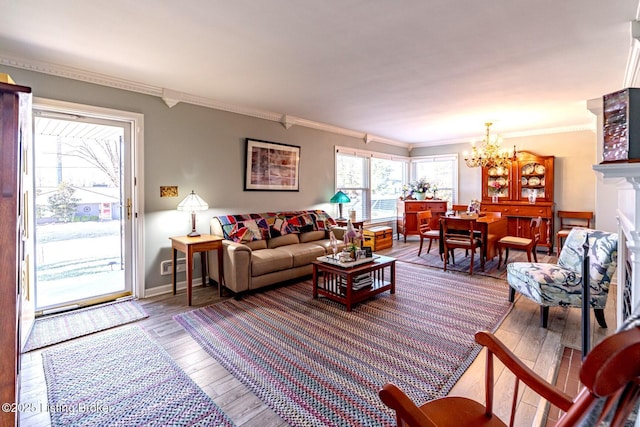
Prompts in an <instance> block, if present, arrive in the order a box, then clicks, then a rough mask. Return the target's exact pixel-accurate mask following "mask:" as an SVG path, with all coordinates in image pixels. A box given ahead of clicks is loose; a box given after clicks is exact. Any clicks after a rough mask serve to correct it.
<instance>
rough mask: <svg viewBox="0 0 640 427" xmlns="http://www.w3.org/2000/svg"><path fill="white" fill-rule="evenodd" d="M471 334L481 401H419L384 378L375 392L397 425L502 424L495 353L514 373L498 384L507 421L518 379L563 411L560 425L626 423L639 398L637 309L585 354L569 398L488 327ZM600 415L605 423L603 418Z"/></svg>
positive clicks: (511, 417)
mask: <svg viewBox="0 0 640 427" xmlns="http://www.w3.org/2000/svg"><path fill="white" fill-rule="evenodd" d="M475 340H476V342H477V343H478V344H480V345H482V346H484V347H486V350H487V351H486V353H487V361H486V364H485V382H484V388H485V404H484V405H483V404H482V403H479V402H477V401H475V400H472V399H469V398H466V397H458V396H446V397H442V398H439V399H434V400H431V401H428V402H426V403H424V404H422V405H420V406H418V405H416V404H415V403H414V402H413V401H412V400H411V398H409V396H407V395H406V394H405V393H404V392H403V391H402V390H401V389H400V388H398V387H397V386H396V385H394V384H392V383H387V384H385V385H384V386H383V387H382V389H381V390H380V391H379V392H378V395H379V396H380V399H381V400H382V402H383V403H384V404H385V405H386V406H388V407H389V408H391V409H393V410H394V411H395V413H396V423H397V425H398V426H399V427H400V426H406V425H410V426H412V427H427V426H436V427H437V426H506V425H507V424H506V423H505V422H504V421H503V420H501V419H500V418H499V417H498V416H497V415H496V414H494V412H493V409H494V408H493V406H494V405H493V402H494V401H496V403H502V402H498V401H497V396H496V395H497V394H498V393H497V392H498V390H496V395H494V389H495V377H494V375H495V374H494V356H495V357H496V358H497V359H498V360H499V361H500V362H502V364H503V365H504V366H505V368H506V369H508V370H509V371H511V372H512V373H513V374H514V376H515V382H514V383H513V384H514V385H513V386H512V387H511V390H504V391H503V390H499V391H500V392H501V393H500V395H502V396H507V395H512V396H514V397H513V398H512V399H511V405H510V406H511V407H510V411H509V413H508V415H509V424H508V425H510V426H512V425H514V422H515V419H516V410H517V409H518V405H517V404H518V396H519V393H518V388H519V386H520V383H521V382H522V383H524V385H526V386H528V387H529V389H530V390H531V391H532V392H534V393H536V394H537V395H539V396H540V397H542V398H543V399H545V400H547V401H548V402H549V403H550V404H552V405H554V406H556V407H558V408H559V409H560V410H562V411H563V415H562V416H561V417H560V419H559V420H558V421H557V422H556V424H555V425H556V426H559V427H568V426H577V425H585V426H587V425H588V426H595V425H607V426H611V427H621V426H624V425H627V424H626V423H628V422H629V421H628V419H629V418H630V415H631V413H632V412H633V410H634V408H635V407H636V405H637V403H638V400H639V399H640V378H639V377H640V363H630V361H637V360H640V316H638V314H637V313H636V314H634V315H633V316H631V317H630V318H629V319H628V320H627V321H625V323H624V325H623V326H622V327H621V328H620V329H619V330H618V332H616V333H615V334H613V335H610V336H608V337H606V338H605V339H604V340H602V341H601V342H600V344H598V345H597V346H595V347H594V348H593V349H592V350H591V351H590V352H589V353H588V354H587V356H586V358H585V359H584V361H583V363H582V366H581V367H580V374H579V377H580V382H581V384H582V385H583V387H582V389H581V390H580V391H579V392H578V394H577V395H576V396H575V397H573V398H572V397H571V396H569V395H568V394H567V393H565V392H564V391H563V390H561V389H559V388H557V387H556V386H554V385H553V384H551V383H549V382H548V381H546V380H545V379H544V378H542V377H541V376H540V375H538V374H537V373H536V372H535V371H534V370H533V369H531V368H530V367H529V366H528V365H527V364H525V363H524V362H523V361H521V360H520V359H518V357H517V356H516V355H515V354H514V353H513V352H512V351H511V350H509V348H507V346H505V345H504V344H503V343H502V342H501V341H500V340H499V339H498V338H496V337H495V336H494V335H493V334H492V333H490V332H486V331H480V332H477V333H476V334H475ZM520 394H521V393H520ZM520 406H526V405H520ZM632 417H633V416H631V418H632ZM604 420H606V421H607V423H604V424H603V421H604Z"/></svg>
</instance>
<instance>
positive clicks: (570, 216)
mask: <svg viewBox="0 0 640 427" xmlns="http://www.w3.org/2000/svg"><path fill="white" fill-rule="evenodd" d="M558 219H559V220H560V228H559V229H558V232H557V233H556V248H557V250H558V253H560V250H561V249H562V240H563V239H566V238H567V236H568V235H569V232H570V231H571V229H572V228H573V227H584V228H591V220H592V219H593V212H586V211H585V212H580V211H558Z"/></svg>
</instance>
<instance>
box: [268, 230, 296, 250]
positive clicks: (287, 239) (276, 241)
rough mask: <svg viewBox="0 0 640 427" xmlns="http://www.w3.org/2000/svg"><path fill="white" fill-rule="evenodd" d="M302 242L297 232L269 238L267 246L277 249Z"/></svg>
mask: <svg viewBox="0 0 640 427" xmlns="http://www.w3.org/2000/svg"><path fill="white" fill-rule="evenodd" d="M298 243H300V239H299V238H298V235H297V234H287V235H285V236H279V237H274V238H273V239H269V241H268V242H267V247H268V248H269V249H275V248H278V247H280V246H286V245H296V244H298Z"/></svg>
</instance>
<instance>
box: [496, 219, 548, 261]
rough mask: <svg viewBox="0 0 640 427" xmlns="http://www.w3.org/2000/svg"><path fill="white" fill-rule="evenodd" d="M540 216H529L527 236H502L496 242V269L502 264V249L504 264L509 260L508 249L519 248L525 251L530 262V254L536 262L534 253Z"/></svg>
mask: <svg viewBox="0 0 640 427" xmlns="http://www.w3.org/2000/svg"><path fill="white" fill-rule="evenodd" d="M541 223H542V217H538V218H531V222H530V223H529V237H518V236H504V237H503V238H501V239H500V240H498V242H497V248H498V269H500V265H501V264H502V250H503V249H505V257H504V265H507V261H508V260H509V249H520V250H523V251H525V252H526V253H527V260H528V261H529V262H531V256H532V255H533V259H534V261H535V262H538V256H537V254H536V246H537V245H538V242H539V241H540V224H541Z"/></svg>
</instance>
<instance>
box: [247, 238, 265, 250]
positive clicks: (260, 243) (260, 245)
mask: <svg viewBox="0 0 640 427" xmlns="http://www.w3.org/2000/svg"><path fill="white" fill-rule="evenodd" d="M242 244H243V245H245V246H248V247H250V248H251V250H252V251H258V250H260V249H267V241H266V240H254V241H252V242H243V243H242Z"/></svg>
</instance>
